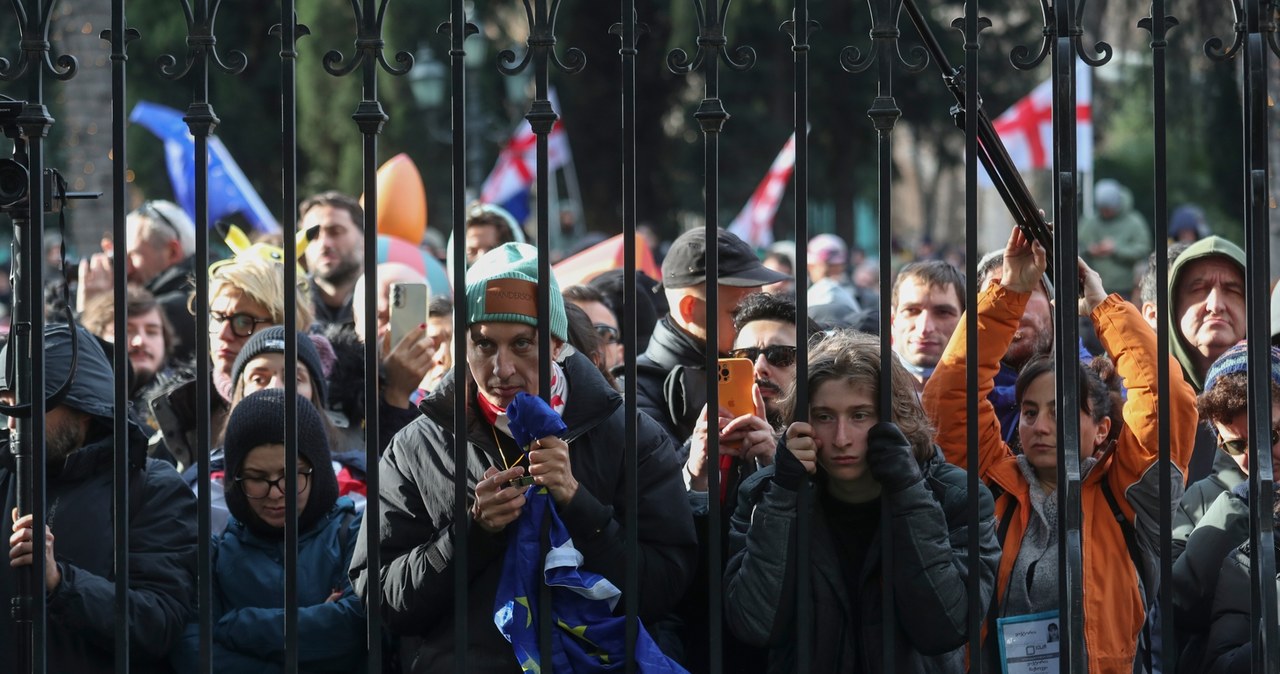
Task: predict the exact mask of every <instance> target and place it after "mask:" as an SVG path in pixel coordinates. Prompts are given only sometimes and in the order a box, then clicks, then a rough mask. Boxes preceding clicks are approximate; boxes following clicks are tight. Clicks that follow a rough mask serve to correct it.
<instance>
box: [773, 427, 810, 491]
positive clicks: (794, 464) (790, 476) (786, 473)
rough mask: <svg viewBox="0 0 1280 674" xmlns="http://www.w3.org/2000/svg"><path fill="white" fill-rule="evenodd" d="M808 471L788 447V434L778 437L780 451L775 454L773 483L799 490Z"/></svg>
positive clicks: (784, 487) (791, 489)
mask: <svg viewBox="0 0 1280 674" xmlns="http://www.w3.org/2000/svg"><path fill="white" fill-rule="evenodd" d="M806 474H807V473H806V471H805V469H804V464H802V463H800V459H797V458H796V456H795V454H792V453H791V450H790V449H788V448H787V434H786V433H783V434H782V437H780V438H778V451H777V452H775V453H774V456H773V483H774V484H776V485H778V486H779V487H782V488H783V489H787V490H790V491H799V490H800V483H801V481H802V480H804V478H805V475H806Z"/></svg>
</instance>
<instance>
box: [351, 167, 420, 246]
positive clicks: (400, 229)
mask: <svg viewBox="0 0 1280 674" xmlns="http://www.w3.org/2000/svg"><path fill="white" fill-rule="evenodd" d="M360 205H361V206H363V205H364V195H363V194H362V195H360ZM426 229H427V192H426V190H425V189H424V188H423V186H422V174H420V173H418V167H417V166H415V165H414V163H413V160H412V159H410V158H409V155H407V154H404V153H403V152H402V153H400V154H398V155H396V156H394V157H392V158H391V159H388V160H387V162H386V163H385V164H383V165H382V166H381V167H379V168H378V233H379V234H385V235H387V236H394V237H396V238H397V239H401V240H403V241H408V242H409V243H410V244H412V245H413V246H417V245H418V244H419V243H421V242H422V234H423V232H425V231H426Z"/></svg>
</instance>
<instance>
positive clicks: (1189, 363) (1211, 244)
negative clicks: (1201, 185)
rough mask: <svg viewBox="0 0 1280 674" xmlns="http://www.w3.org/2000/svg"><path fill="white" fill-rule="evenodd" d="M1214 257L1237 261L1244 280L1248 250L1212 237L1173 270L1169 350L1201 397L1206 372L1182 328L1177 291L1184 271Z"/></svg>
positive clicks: (1188, 251) (1197, 245)
mask: <svg viewBox="0 0 1280 674" xmlns="http://www.w3.org/2000/svg"><path fill="white" fill-rule="evenodd" d="M1214 255H1221V256H1223V257H1227V258H1229V259H1231V260H1232V261H1234V262H1235V263H1236V265H1237V266H1239V267H1240V275H1241V276H1242V277H1243V276H1244V272H1245V268H1244V262H1245V258H1244V251H1243V250H1240V247H1239V246H1237V245H1235V244H1234V243H1231V242H1230V241H1228V240H1226V239H1224V238H1222V237H1220V236H1209V237H1205V238H1203V239H1200V240H1199V241H1197V242H1195V243H1193V244H1191V245H1190V246H1189V247H1188V248H1187V249H1186V250H1185V251H1183V252H1182V254H1181V255H1179V256H1178V259H1177V260H1174V262H1173V265H1172V266H1170V268H1169V311H1168V312H1167V315H1168V317H1169V318H1168V323H1169V337H1170V339H1169V347H1170V348H1171V349H1172V350H1173V355H1174V357H1175V358H1177V359H1178V363H1180V364H1181V365H1182V372H1183V374H1184V375H1186V378H1187V381H1188V382H1190V383H1191V387H1192V388H1194V389H1195V390H1196V393H1197V394H1199V393H1200V392H1201V391H1203V390H1204V375H1205V373H1204V372H1200V371H1199V370H1198V369H1197V368H1196V361H1195V359H1194V358H1192V356H1191V354H1192V352H1193V351H1194V350H1195V349H1194V348H1193V347H1192V346H1191V345H1190V344H1189V343H1187V338H1186V337H1183V336H1182V329H1181V328H1180V327H1179V325H1178V323H1179V319H1180V318H1181V317H1180V316H1178V313H1177V306H1178V300H1177V292H1178V279H1179V278H1180V276H1181V274H1182V272H1183V270H1184V269H1185V268H1186V267H1187V265H1189V264H1190V263H1191V262H1193V261H1195V260H1199V259H1202V258H1206V257H1211V256H1214Z"/></svg>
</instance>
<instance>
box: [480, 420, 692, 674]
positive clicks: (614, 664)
mask: <svg viewBox="0 0 1280 674" xmlns="http://www.w3.org/2000/svg"><path fill="white" fill-rule="evenodd" d="M525 406H528V408H526V407H525ZM513 407H515V408H519V409H515V410H513V409H512V408H513ZM544 408H545V409H544ZM507 414H508V419H509V421H510V423H511V426H512V431H513V435H515V437H525V438H542V437H547V436H549V435H559V434H560V433H563V432H564V424H563V422H562V421H561V420H560V418H559V415H558V414H556V413H555V412H554V411H552V410H551V408H550V407H548V406H547V404H546V403H545V402H544V401H543V400H542V399H541V398H539V397H537V396H517V399H516V400H515V401H513V402H512V404H511V405H510V406H508V408H507ZM553 417H554V418H553ZM521 422H524V423H528V424H531V426H524V424H523V423H521ZM556 422H559V424H558V425H557V423H556ZM517 426H521V428H516V427H517ZM525 496H526V503H525V507H524V510H523V511H521V513H520V517H519V519H517V520H516V521H515V523H514V524H513V525H512V526H514V527H515V530H514V531H513V532H512V533H511V534H510V537H509V539H508V544H507V552H506V557H505V559H504V560H503V568H502V579H501V580H500V581H499V583H498V594H497V598H496V600H495V601H494V607H493V621H494V623H495V624H496V625H497V626H498V629H499V630H500V631H501V632H502V634H503V636H505V637H506V638H507V641H510V642H511V646H512V648H513V649H514V650H515V656H516V661H517V662H519V663H520V668H521V669H523V670H524V671H525V672H541V671H542V663H543V659H544V658H549V659H550V662H551V664H552V669H553V671H555V672H575V673H579V674H581V673H583V672H608V671H614V670H618V669H622V668H623V667H624V666H625V657H626V618H625V617H623V616H615V615H614V614H613V610H614V607H615V606H616V605H617V603H618V598H619V597H621V596H622V592H621V590H619V589H618V588H617V587H616V586H615V585H614V584H613V583H611V582H609V580H608V579H607V578H605V577H604V576H601V575H600V574H598V573H592V572H590V571H587V570H585V569H583V568H582V562H583V557H582V553H581V552H578V550H577V549H576V548H574V546H573V539H572V538H570V536H569V530H568V529H567V528H566V527H565V526H564V523H563V522H562V521H561V520H560V516H559V515H557V514H556V509H555V504H554V503H553V502H552V500H551V494H550V493H548V491H547V489H546V488H545V487H531V488H530V489H529V491H528V492H527V493H526V494H525ZM544 519H545V520H547V521H548V524H549V527H548V528H549V534H548V538H549V541H550V546H551V549H550V550H549V551H547V553H546V555H545V556H544V555H543V554H542V551H541V545H540V544H539V538H540V534H541V533H542V523H543V521H544ZM543 582H545V583H546V584H547V585H549V586H550V587H551V617H552V620H554V621H555V625H554V626H553V627H552V637H551V649H552V652H551V653H550V654H543V653H540V652H539V650H538V648H539V645H538V605H537V604H538V591H539V589H540V585H541V583H543ZM638 627H639V630H638V635H637V637H636V650H635V658H636V666H637V669H638V671H640V672H646V673H654V674H657V673H662V672H672V673H675V672H679V673H685V670H684V669H683V668H682V667H680V666H679V665H677V664H676V663H675V662H674V661H672V660H671V659H670V658H668V657H667V656H666V655H664V654H663V653H662V651H661V650H660V649H659V648H658V645H657V644H656V643H654V641H653V638H652V637H650V636H649V633H648V632H647V631H645V629H644V625H639V626H638ZM685 674H687V673H685Z"/></svg>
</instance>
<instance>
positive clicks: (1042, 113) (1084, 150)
mask: <svg viewBox="0 0 1280 674" xmlns="http://www.w3.org/2000/svg"><path fill="white" fill-rule="evenodd" d="M992 125H993V126H994V127H995V129H996V133H998V134H1000V140H1002V141H1004V144H1005V147H1006V148H1007V149H1008V150H1009V157H1010V158H1011V159H1013V163H1014V166H1016V167H1017V168H1018V170H1020V171H1025V170H1028V169H1048V168H1052V165H1053V80H1048V81H1045V82H1041V83H1040V86H1038V87H1036V88H1035V89H1034V90H1033V91H1032V92H1031V93H1030V94H1028V95H1027V96H1026V97H1024V98H1022V99H1021V100H1019V101H1018V102H1017V103H1014V104H1013V105H1012V106H1010V107H1009V109H1008V110H1005V111H1004V114H1002V115H1000V116H999V117H997V118H996V119H995V121H994V122H992ZM1076 162H1077V166H1078V168H1079V170H1080V171H1081V172H1085V173H1089V172H1092V171H1093V89H1092V87H1091V81H1090V78H1089V68H1088V67H1086V66H1084V65H1083V64H1077V66H1076ZM979 177H980V179H981V180H982V183H983V184H984V185H990V184H991V181H990V179H989V178H988V177H987V174H986V171H983V172H981V173H979Z"/></svg>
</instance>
